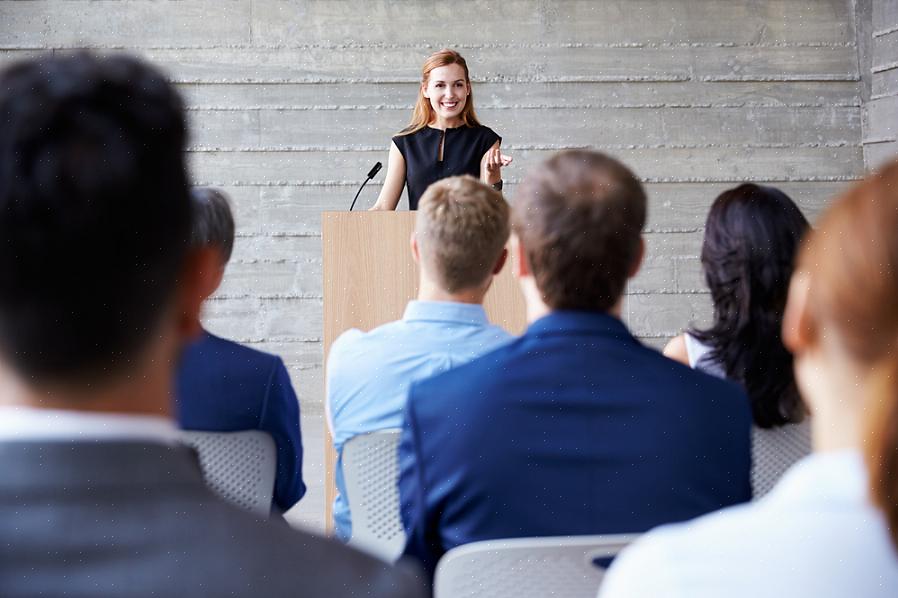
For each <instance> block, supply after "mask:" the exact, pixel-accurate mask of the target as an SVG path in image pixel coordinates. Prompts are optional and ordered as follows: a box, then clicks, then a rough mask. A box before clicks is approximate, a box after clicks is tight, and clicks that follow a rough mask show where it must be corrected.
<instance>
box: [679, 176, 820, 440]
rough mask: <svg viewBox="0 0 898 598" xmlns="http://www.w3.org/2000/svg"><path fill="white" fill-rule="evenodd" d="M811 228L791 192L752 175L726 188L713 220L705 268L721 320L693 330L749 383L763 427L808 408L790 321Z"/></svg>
mask: <svg viewBox="0 0 898 598" xmlns="http://www.w3.org/2000/svg"><path fill="white" fill-rule="evenodd" d="M809 229H810V225H809V224H808V221H807V219H806V218H805V217H804V215H803V214H802V213H801V210H799V209H798V206H797V205H795V202H793V201H792V200H791V199H790V198H789V196H788V195H786V194H785V193H783V192H782V191H780V190H779V189H776V188H774V187H762V186H760V185H754V184H751V183H746V184H743V185H739V186H738V187H735V188H733V189H728V190H727V191H724V192H723V193H721V194H720V195H719V196H718V197H717V199H716V200H714V203H713V204H711V210H710V212H708V219H707V221H706V222H705V240H704V242H703V243H702V269H703V270H704V272H705V281H706V282H707V283H708V288H709V289H710V290H711V299H712V301H713V303H714V323H713V324H712V325H711V327H710V328H708V329H706V330H697V329H696V330H692V331H690V334H692V335H693V336H695V337H696V338H698V339H699V340H701V341H702V342H703V343H706V344H708V345H710V347H711V353H710V357H711V358H712V359H714V360H715V361H717V362H719V363H720V364H721V365H722V366H723V369H724V371H725V372H726V375H727V377H728V378H730V379H731V380H735V381H736V382H739V383H741V384H742V385H743V386H744V387H745V391H746V392H747V393H748V396H749V399H750V400H751V407H752V415H753V417H754V421H755V424H757V425H758V426H760V427H762V428H771V427H775V426H781V425H784V424H788V423H794V422H798V421H801V420H802V419H803V418H804V414H805V409H804V405H803V404H802V402H801V398H800V397H799V396H798V389H797V388H796V386H795V377H794V375H793V373H792V354H791V353H789V351H788V350H787V349H786V347H784V346H783V341H782V325H783V312H784V311H785V308H786V295H787V294H788V291H789V280H790V279H791V277H792V270H793V268H794V267H795V258H796V256H797V254H798V250H799V247H800V244H801V240H802V238H803V237H804V236H805V234H806V233H807V232H808V230H809Z"/></svg>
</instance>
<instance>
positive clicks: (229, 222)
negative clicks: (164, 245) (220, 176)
mask: <svg viewBox="0 0 898 598" xmlns="http://www.w3.org/2000/svg"><path fill="white" fill-rule="evenodd" d="M190 208H191V212H192V216H193V229H192V231H191V238H190V244H191V246H193V247H213V248H215V249H218V250H219V251H220V252H221V257H222V261H223V262H224V263H225V264H226V263H228V260H230V259H231V252H232V251H233V250H234V216H233V214H231V206H230V205H229V204H228V198H227V196H225V194H224V193H223V192H221V191H219V190H218V189H212V188H211V187H194V188H193V189H191V190H190Z"/></svg>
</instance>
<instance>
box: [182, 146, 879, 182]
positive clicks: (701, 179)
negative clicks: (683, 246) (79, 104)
mask: <svg viewBox="0 0 898 598" xmlns="http://www.w3.org/2000/svg"><path fill="white" fill-rule="evenodd" d="M862 147H863V146H857V148H858V150H860V149H862ZM860 179H861V177H860V176H859V175H835V176H810V177H766V181H767V182H770V183H836V182H843V181H858V180H860ZM521 180H522V179H520V178H506V179H505V183H507V184H508V185H517V184H519V183H520V182H521ZM640 180H641V181H642V182H643V183H735V182H740V183H744V182H745V178H744V177H741V176H734V177H646V178H642V179H640ZM361 182H362V179H353V180H341V181H312V180H269V181H241V180H236V181H220V180H195V181H193V183H194V184H195V185H203V186H213V187H351V186H358V185H360V184H361Z"/></svg>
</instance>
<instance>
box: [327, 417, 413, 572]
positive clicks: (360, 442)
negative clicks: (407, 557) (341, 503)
mask: <svg viewBox="0 0 898 598" xmlns="http://www.w3.org/2000/svg"><path fill="white" fill-rule="evenodd" d="M398 446H399V430H398V429H389V430H380V431H378V432H372V433H370V434H361V435H359V436H356V437H355V438H352V439H351V440H349V441H348V442H347V443H346V444H345V445H344V446H343V460H342V467H343V482H344V484H345V486H346V500H347V502H348V503H349V512H350V513H351V515H352V537H351V538H350V539H349V544H350V545H351V546H353V547H355V548H359V549H361V550H364V551H366V552H368V553H370V554H373V555H375V556H377V557H380V558H382V559H383V560H385V561H388V562H392V561H395V560H396V559H397V558H398V557H399V555H400V554H401V553H402V549H403V547H404V546H405V531H404V530H403V528H402V520H401V519H400V517H399V489H398V487H397V484H398V481H399V458H398V455H397V448H398Z"/></svg>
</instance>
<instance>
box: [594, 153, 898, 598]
mask: <svg viewBox="0 0 898 598" xmlns="http://www.w3.org/2000/svg"><path fill="white" fill-rule="evenodd" d="M896 230H898V162H894V163H892V164H891V165H889V166H887V167H886V168H885V169H884V170H883V171H881V172H880V173H877V174H874V175H871V176H870V177H869V178H868V179H867V180H866V181H864V182H863V183H861V184H859V185H858V186H856V187H855V188H853V189H852V190H850V191H849V192H847V193H846V194H845V195H844V196H843V197H842V198H840V199H839V200H837V201H836V202H835V203H834V204H833V205H832V206H831V208H830V209H829V210H828V211H827V213H826V214H825V215H824V216H823V217H822V219H821V221H820V223H819V228H818V230H817V231H816V232H815V233H812V234H811V237H810V239H809V240H808V241H807V242H806V243H805V245H804V247H803V249H802V251H801V253H800V258H799V261H798V265H797V267H796V272H795V274H794V275H793V277H792V284H791V286H790V290H789V299H788V304H787V306H786V312H785V316H784V319H783V340H784V342H785V344H786V346H787V347H788V348H789V349H791V351H792V353H793V354H794V356H795V379H796V382H797V384H798V388H799V390H800V391H801V395H802V396H803V397H804V399H805V401H806V402H807V404H808V406H809V408H810V412H811V414H812V417H811V426H812V429H813V438H814V450H815V453H814V454H813V455H811V456H809V457H806V458H804V459H803V460H801V461H800V462H799V463H797V464H796V465H795V466H794V467H792V468H791V469H790V470H789V471H788V472H787V473H786V475H785V476H783V478H782V480H780V482H779V484H777V486H776V487H775V488H774V489H773V491H771V492H770V494H768V495H767V496H766V497H765V498H764V499H762V500H760V501H758V502H756V503H753V504H752V505H746V506H740V507H734V508H732V509H727V510H724V511H722V512H720V513H715V514H713V515H709V516H707V517H702V518H700V519H697V520H696V521H693V522H690V523H688V524H685V525H677V526H668V527H664V528H661V529H659V530H657V531H653V532H651V533H650V534H648V535H646V536H645V537H644V538H642V539H641V540H639V541H638V542H637V543H636V544H634V545H633V547H632V548H631V549H628V550H626V551H625V552H624V553H623V554H622V555H621V556H620V557H619V558H618V560H617V561H616V563H615V565H614V566H613V567H612V568H611V570H610V572H609V574H608V577H607V579H606V580H605V583H604V584H603V586H602V590H601V592H600V594H601V596H602V597H603V598H623V597H631V596H632V597H637V596H639V597H642V596H655V597H664V596H694V597H697V598H698V597H702V596H715V597H716V596H723V595H725V596H729V597H731V598H739V597H742V596H744V597H746V598H748V597H752V598H754V597H756V596H815V597H820V598H826V597H829V596H832V597H836V596H840V597H841V596H864V597H865V598H877V597H882V598H886V597H889V598H891V597H893V596H895V595H896V591H898V550H896V548H898V534H896V528H895V527H894V525H895V520H896V513H898V511H896V504H898V503H896V500H895V496H896V493H895V489H896V488H898V469H896V468H895V462H896V461H895V456H896V454H898V442H896V435H895V429H896V426H895V422H896V420H895V409H896V404H898V376H896V372H898V310H896V309H895V305H896V303H898V236H896V234H895V231H896ZM870 414H877V415H879V416H881V417H879V418H874V421H873V426H874V428H875V432H876V433H875V434H873V435H870V434H869V432H868V431H867V429H866V426H865V425H864V424H865V421H864V420H865V419H866V418H868V417H870ZM862 446H864V447H866V451H867V454H868V466H869V468H870V469H871V470H872V471H871V472H868V470H867V469H866V468H865V466H864V460H863V457H862V455H861V447H862ZM871 486H872V489H873V500H874V501H875V503H876V504H878V505H879V507H880V509H882V510H880V509H877V508H875V507H874V506H873V504H871V501H870V488H871ZM882 511H885V515H886V516H885V517H883V512H882ZM889 521H891V523H892V525H893V528H892V537H891V539H890V537H889V529H888V522H889Z"/></svg>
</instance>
